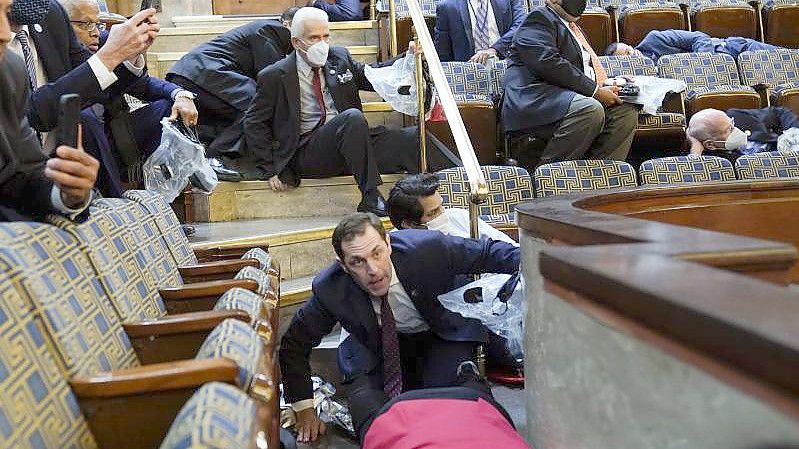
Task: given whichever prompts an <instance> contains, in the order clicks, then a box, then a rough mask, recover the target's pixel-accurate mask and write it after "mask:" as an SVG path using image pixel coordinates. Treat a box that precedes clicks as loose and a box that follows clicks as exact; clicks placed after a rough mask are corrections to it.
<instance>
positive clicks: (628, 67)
mask: <svg viewBox="0 0 799 449" xmlns="http://www.w3.org/2000/svg"><path fill="white" fill-rule="evenodd" d="M599 62H600V63H601V64H602V67H604V68H605V71H607V73H608V76H622V75H634V76H657V67H656V66H655V63H654V62H652V60H651V59H649V58H647V57H645V56H600V57H599ZM669 96H673V97H675V99H677V100H679V97H680V94H670V95H669ZM669 96H667V98H666V100H665V101H664V104H669V98H668V97H669ZM680 109H681V108H680ZM685 126H686V123H685V114H683V113H682V111H680V110H675V111H669V112H658V113H657V114H656V115H649V114H644V113H643V112H642V113H640V114H639V115H638V128H637V129H636V131H635V136H636V140H637V141H639V142H638V143H639V144H640V140H642V139H647V140H651V139H659V140H663V141H668V142H670V143H671V147H672V148H679V147H680V146H681V145H682V143H683V141H684V140H685ZM636 146H638V145H636Z"/></svg>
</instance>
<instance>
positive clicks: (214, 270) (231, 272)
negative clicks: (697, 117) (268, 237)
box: [178, 259, 258, 281]
mask: <svg viewBox="0 0 799 449" xmlns="http://www.w3.org/2000/svg"><path fill="white" fill-rule="evenodd" d="M244 267H256V268H257V267H258V261H257V260H255V259H228V260H215V261H212V262H204V263H198V264H194V265H184V266H181V267H178V271H179V272H180V275H181V276H182V277H183V279H184V280H186V279H192V278H194V279H196V280H197V281H204V280H211V279H210V278H211V277H213V278H215V279H233V276H235V275H236V273H238V272H239V271H241V269H242V268H244Z"/></svg>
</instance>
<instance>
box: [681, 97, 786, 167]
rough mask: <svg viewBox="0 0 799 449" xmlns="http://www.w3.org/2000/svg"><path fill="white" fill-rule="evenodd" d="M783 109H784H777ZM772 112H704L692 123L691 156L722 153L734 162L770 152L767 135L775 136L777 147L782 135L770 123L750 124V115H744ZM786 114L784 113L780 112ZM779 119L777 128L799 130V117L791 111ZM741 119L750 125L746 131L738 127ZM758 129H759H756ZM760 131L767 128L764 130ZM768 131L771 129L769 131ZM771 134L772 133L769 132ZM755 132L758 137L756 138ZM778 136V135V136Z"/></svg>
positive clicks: (756, 110) (688, 133)
mask: <svg viewBox="0 0 799 449" xmlns="http://www.w3.org/2000/svg"><path fill="white" fill-rule="evenodd" d="M773 109H775V110H776V109H780V108H773ZM761 111H762V112H769V111H768V110H767V109H754V110H745V109H730V111H728V112H727V113H725V112H723V111H719V110H718V109H703V110H701V111H699V112H697V113H696V114H694V115H693V116H692V117H691V121H690V122H689V123H688V130H687V131H686V134H687V135H688V141H689V142H690V145H691V148H690V150H689V152H690V154H693V155H700V154H702V153H704V152H706V151H707V152H713V153H715V152H719V155H721V156H725V154H731V155H732V156H733V159H734V158H735V157H737V156H740V155H741V154H749V153H755V152H758V151H769V150H770V149H771V148H769V140H770V139H768V138H767V134H774V138H773V141H774V144H775V145H776V137H777V135H778V134H779V133H781V131H779V132H777V129H776V128H774V127H772V126H770V125H768V124H767V123H765V122H764V123H762V124H761V123H755V122H757V120H755V121H754V122H753V121H751V120H747V119H748V118H749V115H747V114H743V113H746V112H748V113H752V112H761ZM778 112H783V111H778ZM784 112H787V113H782V114H778V115H775V117H777V118H775V119H774V120H776V122H777V123H776V125H775V126H777V127H779V128H781V129H787V128H790V127H792V126H796V124H797V121H796V116H795V115H793V114H791V113H790V111H784ZM735 116H739V117H741V118H742V119H744V121H745V122H746V123H742V126H745V128H746V131H744V130H742V129H741V128H739V127H737V126H735V120H734V118H733V117H735ZM754 125H757V126H754ZM759 128H763V129H762V130H761V129H759ZM766 128H768V129H766ZM766 131H769V132H766ZM753 132H754V134H753ZM775 132H776V133H775Z"/></svg>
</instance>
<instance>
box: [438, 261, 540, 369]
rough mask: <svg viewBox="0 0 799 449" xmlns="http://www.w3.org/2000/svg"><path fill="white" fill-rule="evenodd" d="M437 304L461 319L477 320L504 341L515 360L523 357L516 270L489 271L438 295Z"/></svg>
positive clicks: (520, 286)
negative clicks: (489, 272) (495, 272)
mask: <svg viewBox="0 0 799 449" xmlns="http://www.w3.org/2000/svg"><path fill="white" fill-rule="evenodd" d="M438 300H439V301H441V304H442V305H443V306H444V307H445V308H447V309H448V310H451V311H453V312H455V313H458V314H460V315H462V316H463V317H465V318H475V319H478V320H480V321H481V322H482V323H483V324H485V325H486V327H488V328H489V329H490V330H491V331H492V332H494V333H495V334H497V335H499V336H500V337H504V338H505V339H506V340H507V341H508V350H509V351H510V353H511V354H512V355H513V356H514V357H516V358H517V359H522V358H523V357H524V356H523V354H524V315H525V312H526V310H527V306H526V304H525V301H524V282H523V280H522V278H521V276H520V275H519V273H516V274H513V275H510V274H491V275H486V276H483V277H482V278H480V279H478V280H476V281H474V282H471V283H469V284H466V285H464V286H463V287H461V288H458V289H455V290H452V291H451V292H447V293H444V294H443V295H439V296H438Z"/></svg>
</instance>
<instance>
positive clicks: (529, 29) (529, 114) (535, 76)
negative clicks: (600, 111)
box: [502, 7, 596, 132]
mask: <svg viewBox="0 0 799 449" xmlns="http://www.w3.org/2000/svg"><path fill="white" fill-rule="evenodd" d="M508 59H509V65H508V69H507V71H506V73H505V81H504V84H505V97H504V101H503V106H502V123H503V125H504V128H505V131H508V132H513V131H521V130H527V129H530V128H539V127H544V126H545V125H552V126H554V124H555V123H556V122H558V121H559V120H560V119H562V118H563V116H564V115H566V112H567V111H568V109H569V104H570V103H571V101H572V99H573V98H574V94H575V93H579V94H582V95H585V96H586V97H590V96H592V95H593V94H594V90H595V89H596V82H595V81H594V80H592V79H591V78H589V77H587V76H586V75H585V73H584V72H583V59H582V50H581V49H580V45H579V44H578V43H577V42H576V40H575V39H574V38H573V37H572V36H571V33H570V32H569V29H568V28H567V27H566V25H564V24H563V22H562V21H561V20H560V17H559V16H558V15H557V14H556V13H555V12H554V11H552V10H551V9H549V8H546V7H540V8H535V9H533V11H531V12H530V14H529V15H528V16H527V18H526V19H525V20H524V23H523V24H522V26H520V27H519V29H518V30H517V31H516V36H515V37H514V38H513V47H512V49H511V53H510V57H509V58H508Z"/></svg>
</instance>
